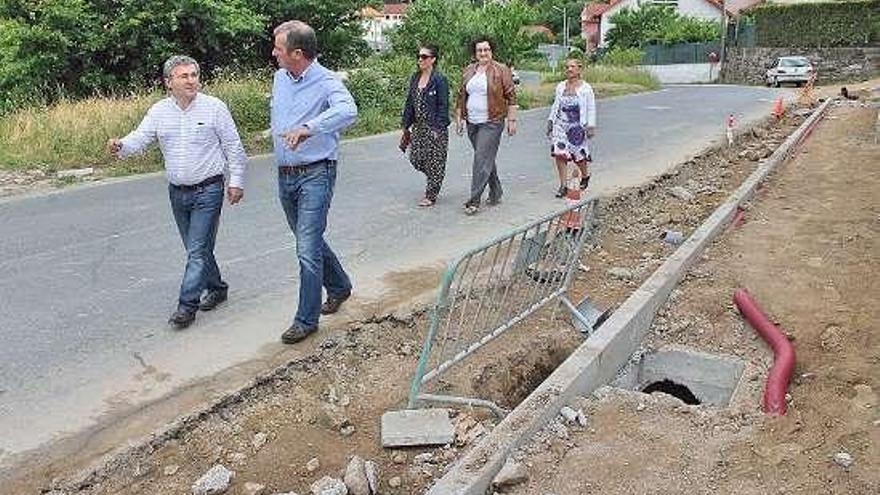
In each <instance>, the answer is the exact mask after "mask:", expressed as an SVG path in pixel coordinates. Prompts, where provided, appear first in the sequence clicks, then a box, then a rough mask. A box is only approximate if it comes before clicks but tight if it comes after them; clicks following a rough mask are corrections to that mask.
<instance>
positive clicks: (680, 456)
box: [505, 105, 880, 495]
mask: <svg viewBox="0 0 880 495" xmlns="http://www.w3.org/2000/svg"><path fill="white" fill-rule="evenodd" d="M876 122H877V110H876V109H872V108H864V107H861V106H853V105H843V106H840V107H837V108H835V109H833V110H832V111H831V113H830V115H829V117H828V118H827V120H825V121H824V122H822V123H821V124H820V126H819V127H818V128H817V130H816V132H815V133H814V135H813V138H812V139H811V140H810V141H808V143H807V145H806V147H805V148H804V149H803V150H802V152H801V153H800V154H799V155H798V156H797V157H796V158H795V159H794V160H792V161H790V162H788V163H786V164H784V165H783V166H782V167H781V169H780V170H779V171H778V172H777V174H776V175H775V176H774V177H773V178H772V179H771V181H770V182H769V183H768V184H767V186H766V187H765V188H764V189H763V190H762V194H760V195H759V196H758V198H757V199H756V200H755V201H754V202H753V204H752V205H751V206H752V207H751V208H750V209H749V210H748V212H747V214H746V223H745V224H744V225H743V226H742V227H741V228H739V229H738V230H736V231H733V232H729V233H728V234H727V235H725V236H724V237H722V238H721V239H720V240H719V241H717V242H716V244H715V245H714V246H713V247H712V248H711V249H710V250H709V252H708V254H707V255H705V256H704V257H703V260H702V261H701V262H700V263H699V264H698V265H697V266H696V267H695V268H694V269H693V270H692V271H691V272H690V274H689V275H688V277H687V278H686V280H685V281H684V282H683V283H682V284H681V285H680V286H679V288H677V289H676V291H675V292H674V293H673V294H674V295H673V297H672V298H671V301H670V302H669V303H668V304H667V305H666V307H665V308H664V309H663V310H662V311H661V313H660V315H659V317H658V318H657V319H656V320H655V322H654V325H653V328H652V330H651V333H650V335H649V337H648V339H647V340H646V342H645V344H644V345H645V351H646V352H648V351H650V350H653V349H660V348H662V347H664V346H666V345H669V344H673V345H679V346H682V345H683V346H687V347H689V348H692V349H697V350H699V351H703V352H709V353H715V354H723V355H728V356H735V357H737V358H739V359H741V360H743V361H745V363H746V365H747V367H746V371H745V373H744V376H743V378H742V381H741V385H740V387H739V390H738V391H737V393H736V394H735V395H734V400H733V401H732V403H731V405H730V407H712V406H707V405H698V406H689V405H685V404H684V403H683V402H681V401H679V400H678V399H675V398H672V397H671V396H669V395H666V394H652V395H646V394H642V393H639V392H637V391H624V390H620V389H612V388H608V387H606V388H603V389H600V391H598V392H597V393H596V394H594V396H592V397H589V398H583V399H581V400H580V401H579V402H578V403H577V404H575V405H574V406H575V407H576V408H581V409H582V410H583V411H584V412H585V413H586V415H587V418H588V424H587V426H586V427H583V428H582V427H580V426H573V425H570V424H569V425H567V426H566V425H565V424H564V423H565V422H564V421H563V420H559V419H558V420H557V421H556V422H554V423H552V424H551V425H550V426H549V427H548V428H547V429H545V430H544V431H542V432H541V433H540V434H538V435H536V437H535V438H534V439H533V441H532V442H531V443H530V444H529V445H528V446H527V447H525V448H524V449H523V450H522V451H521V452H519V453H518V454H517V456H516V457H517V458H518V459H519V460H520V461H521V462H522V463H524V464H525V465H526V466H527V469H528V472H529V473H530V479H529V480H528V481H527V482H526V483H524V484H521V485H519V486H517V487H514V488H513V489H512V490H508V491H506V492H505V493H513V494H517V495H526V494H529V495H532V494H534V495H537V494H557V495H559V494H575V493H578V494H586V493H603V494H614V493H619V494H631V493H645V494H647V493H657V494H659V493H688V494H692V493H706V494H708V493H738V494H756V495H757V494H767V493H805V494H815V493H833V494H858V495H862V494H864V495H867V494H876V493H880V410H878V406H880V404H878V398H877V390H878V387H880V341H878V331H880V330H878V326H877V321H878V320H880V304H878V302H877V294H878V293H880V280H878V277H877V271H878V260H880V241H878V231H880V199H878V198H880V197H878V193H877V192H878V191H880V169H878V168H877V165H878V163H880V145H878V144H877V141H876V140H877V134H876V133H877V130H876V128H875V125H876ZM739 287H746V288H748V290H749V291H750V292H751V293H752V294H753V295H754V297H755V299H756V300H757V301H759V303H760V304H761V305H762V306H763V307H764V309H765V311H766V312H767V313H768V314H769V315H770V316H771V318H772V319H774V320H775V321H776V322H777V323H778V324H779V325H780V326H781V327H782V328H783V329H784V331H785V332H786V333H787V335H789V337H790V339H791V340H793V342H794V345H795V348H796V352H797V367H796V370H795V375H794V376H795V378H794V380H793V383H792V384H791V386H790V388H789V395H790V400H789V409H788V414H787V415H786V416H784V417H781V418H772V417H768V416H765V415H764V414H763V413H762V412H761V403H760V402H761V393H762V390H763V380H764V379H765V376H766V370H767V369H768V367H769V365H770V364H771V360H772V356H771V353H770V351H769V349H768V347H767V346H766V345H764V343H763V341H761V340H760V339H758V338H757V337H756V336H755V334H754V332H753V330H752V329H751V328H749V327H748V326H747V325H745V324H744V323H743V320H742V318H741V317H740V316H739V314H738V313H737V312H736V310H735V309H734V306H733V304H732V294H733V291H734V290H735V289H736V288H739ZM841 453H846V454H849V455H850V456H851V458H852V459H853V462H852V464H851V465H850V466H849V467H845V466H844V465H842V464H841V463H838V462H835V460H834V457H835V455H836V454H838V455H839V454H841Z"/></svg>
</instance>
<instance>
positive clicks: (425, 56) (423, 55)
mask: <svg viewBox="0 0 880 495" xmlns="http://www.w3.org/2000/svg"><path fill="white" fill-rule="evenodd" d="M416 56H417V57H418V59H419V60H425V59H429V58H433V57H432V56H431V55H428V54H427V53H420V54H418V55H416Z"/></svg>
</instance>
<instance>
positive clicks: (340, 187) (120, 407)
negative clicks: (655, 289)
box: [0, 86, 784, 466]
mask: <svg viewBox="0 0 880 495" xmlns="http://www.w3.org/2000/svg"><path fill="white" fill-rule="evenodd" d="M783 91H784V90H783ZM777 94H780V90H771V89H764V88H755V87H733V86H691V87H668V88H665V89H663V90H661V91H657V92H652V93H646V94H641V95H634V96H628V97H622V98H616V99H612V100H607V101H601V102H599V112H598V115H599V117H598V119H599V127H598V135H597V139H596V142H595V158H596V165H595V167H594V171H593V182H592V183H591V184H592V186H593V187H592V192H591V194H608V193H611V192H613V191H614V190H615V189H617V188H621V187H626V186H630V185H634V184H638V183H641V182H644V181H646V180H647V179H648V178H649V177H650V176H652V175H657V174H659V173H662V172H663V171H665V170H666V169H668V168H669V167H670V166H671V165H673V164H675V163H677V162H680V161H682V160H684V159H686V158H688V157H689V156H691V155H692V154H694V153H696V152H698V151H699V150H701V149H702V148H704V147H705V146H706V145H708V144H709V141H710V140H720V139H721V138H722V137H723V135H724V127H723V126H724V122H725V117H726V116H727V115H728V114H729V113H734V114H736V115H737V117H738V119H737V120H738V121H739V122H741V123H745V122H748V121H751V120H755V119H757V118H760V117H762V116H764V115H767V114H768V112H769V111H770V108H771V106H772V101H773V99H774V98H775V96H776V95H777ZM545 119H546V110H543V109H542V110H535V111H532V112H525V113H524V115H523V117H522V118H521V120H520V133H519V134H518V135H516V136H514V137H512V138H509V137H504V138H503V140H502V144H501V152H500V154H499V158H498V162H499V168H500V172H501V176H502V181H503V184H504V187H505V196H504V202H503V204H502V205H501V206H499V207H496V208H492V209H489V210H486V211H484V212H482V213H481V214H479V215H477V216H474V217H465V216H464V215H463V214H462V211H461V204H462V203H463V202H464V200H465V197H466V195H467V190H468V185H469V180H470V177H469V162H470V158H471V154H470V150H469V146H468V145H467V142H466V139H464V138H459V137H457V136H454V135H453V137H452V138H451V145H450V152H449V163H448V173H447V180H446V184H445V187H444V190H443V193H442V196H441V199H440V201H439V202H438V203H437V205H436V206H435V207H434V208H433V209H430V210H423V209H418V208H416V207H415V204H416V202H417V201H418V200H419V199H420V198H421V192H422V190H423V179H422V177H421V176H420V175H419V174H418V173H416V172H414V171H413V170H412V169H411V167H410V166H409V164H408V162H407V161H406V159H405V158H404V157H403V156H402V155H401V154H400V152H399V151H397V149H396V143H397V135H396V134H395V135H383V136H376V137H372V138H366V139H361V140H353V141H348V142H346V143H345V144H344V145H343V147H342V160H341V163H340V173H339V179H338V182H337V191H336V196H335V198H334V203H333V208H332V212H331V221H330V227H329V239H330V241H331V244H332V245H333V246H334V247H335V249H336V250H337V252H338V253H339V254H340V255H341V258H342V261H343V263H344V264H345V266H346V267H347V268H348V269H349V270H350V271H351V273H352V275H353V277H352V278H353V280H354V283H355V285H356V290H357V291H358V292H357V300H358V301H359V302H360V303H361V307H364V305H365V304H366V305H369V304H371V302H372V301H382V300H383V298H387V297H391V296H390V295H389V294H393V293H394V291H395V290H397V293H396V295H395V296H394V297H401V296H404V297H405V295H406V294H405V290H404V293H403V294H402V295H401V293H400V291H401V289H400V288H399V287H398V288H397V289H395V287H394V285H395V282H394V280H395V277H394V274H400V273H407V272H409V273H414V274H418V273H420V272H419V271H418V269H420V268H426V267H427V268H430V269H432V270H435V271H433V272H424V273H432V274H436V269H437V268H438V267H442V264H443V263H445V262H446V261H448V260H449V259H451V258H452V257H453V256H454V255H455V254H456V253H458V252H461V251H463V250H465V249H466V248H468V247H469V246H473V245H475V244H476V243H478V242H480V241H481V240H484V239H486V238H487V237H489V236H493V235H497V234H500V233H502V232H503V231H505V230H506V229H508V228H511V227H513V226H516V225H520V224H522V223H524V222H525V221H527V220H528V219H530V218H534V217H537V216H540V215H541V214H543V213H546V212H548V211H549V210H552V209H555V208H559V207H561V206H562V205H563V204H562V202H561V201H560V200H557V199H555V198H553V192H554V190H555V188H556V179H555V172H554V170H553V168H552V166H551V162H550V160H549V159H548V143H547V142H546V141H545V139H544V137H543V129H544V125H545ZM273 172H274V169H273V168H272V163H271V159H270V158H268V157H256V158H254V159H253V160H251V163H250V169H249V175H248V183H247V188H246V192H245V199H244V202H243V203H242V204H241V205H239V206H236V207H228V206H226V207H224V212H223V217H222V222H221V228H220V233H219V236H218V246H217V251H216V252H217V258H218V261H219V263H220V266H221V270H222V271H223V274H224V277H225V279H226V280H227V281H228V282H229V284H230V286H231V291H230V301H229V303H228V304H227V305H225V306H224V307H222V308H220V309H218V310H217V311H215V312H212V313H207V314H200V315H199V318H198V320H197V322H196V324H194V325H193V326H192V327H190V328H189V329H187V330H185V331H182V332H177V331H172V330H170V329H169V327H167V325H166V323H165V322H166V319H167V317H168V315H169V314H170V312H171V311H172V310H173V309H174V307H175V304H176V293H177V288H178V284H179V281H180V276H181V272H182V268H183V262H184V252H183V249H182V246H181V243H180V240H179V238H178V235H177V232H176V228H175V226H174V223H173V219H172V216H171V213H170V210H169V205H168V197H167V191H166V186H165V179H164V177H163V176H161V175H151V176H148V177H142V178H136V179H132V180H125V181H119V182H112V183H107V184H102V185H96V186H88V187H76V188H70V189H67V190H65V191H63V192H59V193H53V194H48V195H42V196H36V197H27V198H21V199H15V200H11V201H4V202H2V203H0V252H2V253H3V258H2V259H0V301H2V303H0V342H2V345H0V466H2V465H3V463H4V462H8V461H10V460H11V459H12V458H13V455H15V454H18V453H22V452H25V451H28V450H30V449H34V448H36V447H39V446H41V445H45V444H46V443H47V442H49V441H51V440H55V439H59V438H61V437H63V436H65V435H68V434H72V433H75V432H78V431H82V430H83V429H85V428H88V427H91V426H94V425H95V424H96V423H97V422H99V421H106V420H108V419H109V418H112V417H113V415H114V414H115V413H119V412H122V411H126V410H130V409H131V408H135V407H138V406H139V405H140V404H144V403H146V402H147V401H152V400H155V399H158V398H160V397H163V396H165V395H166V394H168V393H169V392H171V391H173V390H175V389H177V388H179V387H182V386H184V385H186V384H188V383H192V381H193V380H195V379H198V378H200V377H205V376H210V375H212V374H215V373H217V372H218V371H221V370H224V369H227V368H229V367H230V366H233V365H236V364H238V363H242V362H246V361H249V360H251V359H254V358H257V357H259V356H261V355H263V356H264V355H267V354H276V355H277V354H278V353H279V352H283V351H284V346H283V345H282V344H280V343H278V338H279V335H280V333H281V332H282V331H283V330H284V329H285V328H286V327H287V325H288V324H289V322H290V318H291V317H292V314H293V311H294V309H295V302H296V301H295V296H296V284H297V277H296V258H295V253H294V250H293V238H292V235H291V234H290V232H289V230H288V228H287V225H286V223H285V221H284V218H283V214H282V212H281V208H280V205H279V204H278V200H277V199H276V185H275V179H274V173H273ZM416 276H417V275H416ZM428 276H429V275H424V277H428ZM434 276H435V275H430V277H434ZM422 282H425V283H428V284H433V283H435V282H434V279H433V278H432V279H430V280H427V281H424V280H423V281H422ZM325 323H327V324H332V323H333V320H332V319H331V320H328V321H327V322H325ZM312 345H314V344H312Z"/></svg>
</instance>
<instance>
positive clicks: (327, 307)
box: [321, 292, 351, 315]
mask: <svg viewBox="0 0 880 495" xmlns="http://www.w3.org/2000/svg"><path fill="white" fill-rule="evenodd" d="M349 297H351V292H349V293H348V294H346V295H345V296H342V297H333V296H327V300H326V301H324V304H322V305H321V314H322V315H332V314H333V313H335V312H337V311H339V307H340V306H342V303H344V302H345V301H346V300H347V299H348V298H349Z"/></svg>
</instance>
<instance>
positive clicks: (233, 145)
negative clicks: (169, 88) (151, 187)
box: [120, 93, 247, 187]
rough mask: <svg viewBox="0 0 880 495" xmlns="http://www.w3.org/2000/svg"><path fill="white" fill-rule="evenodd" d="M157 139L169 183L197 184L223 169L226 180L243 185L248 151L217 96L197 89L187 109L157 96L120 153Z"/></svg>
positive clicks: (125, 154) (128, 153) (130, 152)
mask: <svg viewBox="0 0 880 495" xmlns="http://www.w3.org/2000/svg"><path fill="white" fill-rule="evenodd" d="M156 140H158V141H159V148H160V149H161V150H162V156H163V157H164V158H165V174H166V175H167V176H168V181H169V182H171V183H172V184H175V185H192V184H198V183H199V182H202V181H203V180H205V179H207V178H209V177H213V176H215V175H220V174H224V173H225V172H226V171H227V169H228V171H229V186H230V187H244V173H245V168H246V167H247V155H246V154H245V152H244V147H243V146H242V144H241V138H240V137H239V136H238V129H236V127H235V122H234V121H233V120H232V115H231V114H230V113H229V109H228V108H227V107H226V104H225V103H223V102H222V101H220V100H219V99H217V98H214V97H213V96H209V95H206V94H203V93H198V94H197V95H196V97H195V98H194V99H193V101H192V102H191V103H190V104H189V106H188V107H187V108H186V110H182V109H181V108H180V107H179V106H177V102H176V101H175V100H174V98H173V97H171V96H169V97H167V98H164V99H162V100H160V101H158V102H156V103H155V104H154V105H153V106H152V107H150V110H149V111H148V112H147V115H146V117H144V120H143V121H141V123H140V125H139V126H138V128H137V129H135V130H134V131H132V132H131V133H129V134H128V135H127V136H125V137H124V138H122V151H121V153H120V156H121V157H122V158H125V157H128V156H131V155H133V154H136V153H140V152H142V151H143V150H144V149H146V148H147V146H149V145H151V144H152V143H153V142H154V141H156Z"/></svg>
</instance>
